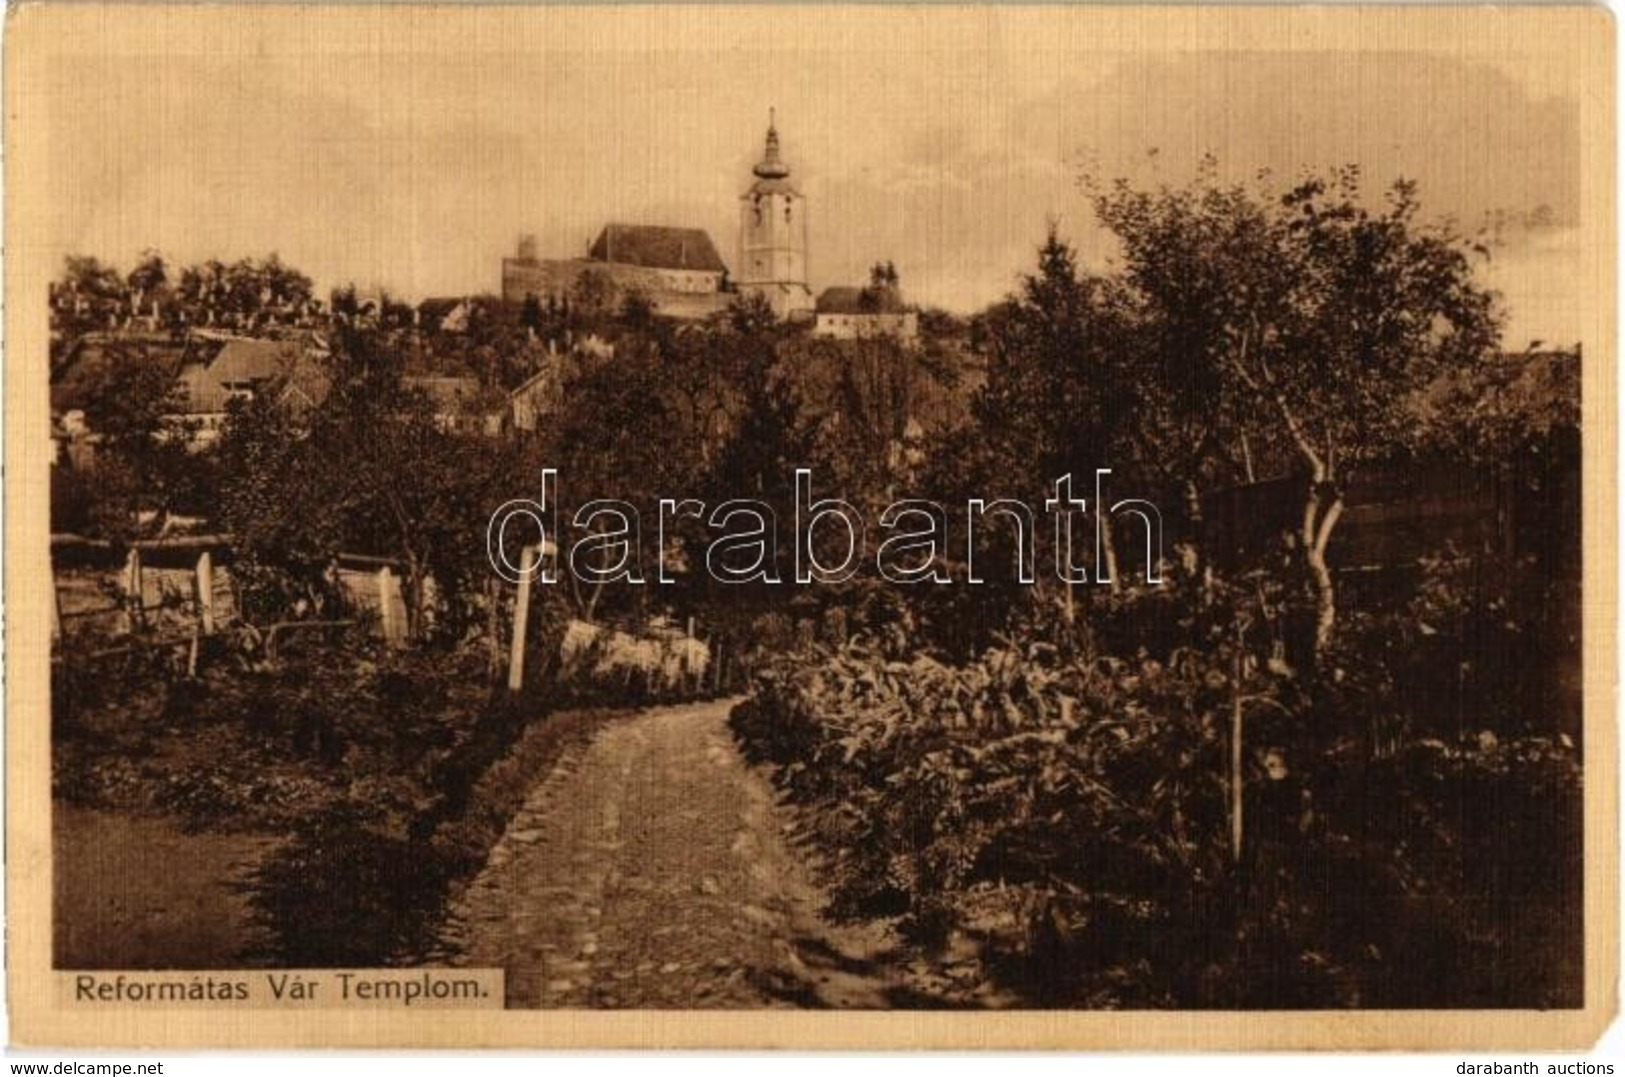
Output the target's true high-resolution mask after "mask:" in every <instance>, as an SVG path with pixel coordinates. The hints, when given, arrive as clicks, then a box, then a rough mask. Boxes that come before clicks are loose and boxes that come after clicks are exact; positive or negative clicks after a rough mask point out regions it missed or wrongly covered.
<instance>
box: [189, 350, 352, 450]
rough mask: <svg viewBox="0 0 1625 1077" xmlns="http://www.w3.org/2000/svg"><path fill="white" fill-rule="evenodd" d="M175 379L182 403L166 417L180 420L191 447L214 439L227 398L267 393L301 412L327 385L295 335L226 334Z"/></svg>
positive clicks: (323, 372) (244, 398)
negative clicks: (272, 337) (273, 337)
mask: <svg viewBox="0 0 1625 1077" xmlns="http://www.w3.org/2000/svg"><path fill="white" fill-rule="evenodd" d="M177 380H178V381H179V383H180V388H181V396H182V399H183V401H184V405H183V407H182V408H181V410H180V411H179V412H177V413H176V414H174V415H172V416H167V417H166V418H167V419H170V420H173V421H174V422H176V423H177V424H184V426H185V427H186V429H187V430H188V441H189V444H190V446H191V447H192V448H193V449H203V448H207V447H208V446H210V445H213V444H214V443H215V442H217V441H219V439H220V433H221V430H222V428H223V427H224V426H225V421H226V415H227V413H228V409H229V408H230V406H231V403H232V401H235V400H241V401H247V400H252V399H255V398H257V397H260V396H262V395H263V394H267V393H269V394H271V397H272V399H273V400H274V402H275V403H277V404H278V405H280V406H284V407H288V408H290V409H292V410H293V411H294V412H295V413H297V414H304V413H307V412H309V411H310V410H312V409H314V408H316V407H318V406H319V405H320V404H321V402H322V401H323V400H325V399H327V392H328V389H329V387H330V382H329V380H328V377H327V372H326V370H324V369H323V366H322V363H321V359H320V356H319V355H318V354H316V353H314V352H313V351H312V349H311V347H310V346H309V345H307V344H305V343H302V342H300V341H295V340H251V339H246V338H232V339H229V340H226V341H225V342H224V343H222V344H221V346H220V348H219V350H218V351H216V352H214V353H213V355H212V356H210V357H208V358H200V359H194V360H190V361H188V362H186V363H184V364H183V365H182V366H181V368H180V372H179V374H178V377H177Z"/></svg>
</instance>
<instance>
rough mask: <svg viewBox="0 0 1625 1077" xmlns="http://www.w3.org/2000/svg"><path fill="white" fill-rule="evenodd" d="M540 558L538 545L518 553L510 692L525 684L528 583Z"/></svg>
mask: <svg viewBox="0 0 1625 1077" xmlns="http://www.w3.org/2000/svg"><path fill="white" fill-rule="evenodd" d="M541 558H542V548H541V547H540V546H526V547H525V549H524V550H523V552H521V553H520V555H519V598H518V600H517V601H516V602H515V603H514V606H513V642H512V644H511V645H510V646H509V648H508V691H510V692H517V691H519V689H521V688H523V687H524V686H525V629H526V627H527V625H528V624H529V621H530V584H531V577H532V576H534V575H535V574H536V571H535V570H536V566H537V565H538V564H540V563H541Z"/></svg>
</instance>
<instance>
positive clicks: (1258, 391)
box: [1096, 167, 1500, 654]
mask: <svg viewBox="0 0 1625 1077" xmlns="http://www.w3.org/2000/svg"><path fill="white" fill-rule="evenodd" d="M1096 211H1097V213H1098V214H1099V216H1100V217H1101V219H1102V221H1103V222H1104V223H1105V224H1106V225H1107V227H1109V228H1110V229H1111V230H1112V231H1113V232H1114V233H1115V234H1116V235H1117V237H1118V239H1119V240H1120V241H1121V243H1122V247H1123V253H1124V258H1125V268H1126V280H1127V283H1128V285H1129V286H1130V288H1131V289H1132V290H1133V292H1134V293H1135V296H1134V298H1136V299H1138V300H1139V301H1141V303H1142V304H1143V306H1142V312H1149V314H1150V318H1149V322H1150V324H1151V326H1152V327H1153V332H1155V333H1158V334H1161V338H1162V340H1163V341H1164V343H1163V344H1162V346H1161V350H1163V351H1165V352H1167V351H1172V352H1176V353H1177V358H1175V359H1173V360H1171V363H1172V364H1174V366H1173V369H1174V370H1176V371H1177V370H1179V369H1186V370H1189V371H1190V376H1191V378H1192V382H1193V384H1195V385H1199V386H1201V387H1202V388H1203V391H1206V392H1211V393H1213V394H1214V397H1215V398H1216V399H1217V400H1219V401H1224V402H1228V401H1234V402H1235V406H1236V408H1237V411H1236V412H1235V416H1236V420H1237V422H1238V423H1239V425H1240V428H1241V432H1242V433H1248V432H1250V433H1252V434H1253V435H1254V436H1255V438H1256V443H1257V444H1263V445H1271V446H1279V447H1281V449H1282V451H1284V453H1285V455H1286V457H1287V459H1288V460H1290V461H1291V463H1292V466H1294V468H1295V470H1298V471H1299V472H1300V473H1302V474H1303V475H1304V476H1305V479H1306V485H1305V495H1304V501H1303V513H1302V520H1301V525H1300V526H1299V528H1298V531H1297V535H1296V542H1297V545H1298V554H1299V556H1300V558H1301V561H1302V564H1303V566H1304V568H1305V571H1306V575H1307V576H1308V579H1309V584H1310V588H1311V591H1312V593H1313V596H1314V607H1315V614H1314V633H1313V644H1314V650H1315V653H1317V654H1318V653H1320V652H1322V651H1323V650H1324V649H1325V647H1326V646H1327V645H1328V644H1329V643H1330V642H1331V639H1332V633H1333V628H1334V625H1335V623H1336V617H1337V601H1336V588H1335V583H1334V580H1333V577H1332V573H1331V569H1330V567H1329V565H1328V563H1327V558H1326V550H1327V545H1328V543H1329V542H1330V540H1331V538H1332V535H1333V533H1334V531H1335V528H1336V526H1337V523H1338V521H1339V519H1341V517H1342V514H1343V508H1344V500H1343V498H1344V489H1345V484H1346V482H1347V478H1348V476H1349V475H1350V474H1351V473H1354V472H1355V471H1357V470H1358V469H1359V468H1360V467H1361V466H1362V465H1366V464H1369V463H1371V462H1373V461H1377V460H1380V459H1384V458H1389V457H1392V455H1393V454H1394V453H1395V451H1396V450H1398V449H1400V448H1401V447H1403V446H1405V445H1407V444H1410V443H1413V442H1414V441H1415V440H1416V439H1417V438H1418V437H1419V436H1420V434H1421V432H1422V430H1421V427H1422V424H1421V422H1420V421H1419V411H1418V409H1417V407H1416V400H1417V397H1418V395H1419V394H1420V393H1421V392H1422V390H1423V389H1425V388H1426V387H1427V386H1429V385H1431V384H1432V383H1434V382H1435V381H1436V380H1437V379H1438V378H1440V377H1441V376H1442V375H1444V374H1445V373H1447V372H1449V371H1453V370H1460V369H1463V368H1467V367H1471V366H1473V365H1474V364H1477V363H1480V362H1481V361H1483V360H1484V359H1485V357H1487V356H1488V355H1490V354H1491V353H1492V351H1493V350H1494V348H1495V346H1496V344H1497V341H1498V335H1499V328H1500V318H1499V315H1498V312H1497V308H1496V304H1495V299H1494V296H1493V294H1492V293H1490V292H1489V291H1487V290H1486V289H1484V288H1483V287H1482V286H1481V285H1480V284H1479V283H1478V282H1477V280H1476V279H1475V276H1474V273H1473V264H1472V262H1471V260H1470V254H1471V248H1470V245H1469V244H1468V243H1467V242H1466V241H1465V240H1463V239H1462V237H1460V236H1459V235H1458V234H1457V233H1456V232H1454V231H1453V230H1452V229H1451V228H1450V227H1449V226H1448V225H1447V224H1439V223H1432V222H1429V221H1427V220H1425V219H1423V218H1422V217H1421V215H1420V203H1419V201H1418V199H1417V192H1416V187H1415V185H1414V184H1412V183H1409V182H1405V181H1400V182H1398V183H1395V184H1394V185H1393V186H1392V187H1391V188H1390V189H1389V190H1388V192H1387V195H1386V197H1385V198H1384V200H1383V201H1382V203H1381V204H1380V205H1378V206H1376V207H1371V206H1368V205H1367V204H1366V203H1365V201H1364V200H1363V199H1362V198H1361V193H1360V176H1359V172H1358V170H1357V169H1355V168H1352V167H1351V168H1347V169H1344V170H1342V171H1340V172H1338V173H1336V174H1335V175H1333V176H1331V177H1329V178H1326V177H1310V178H1308V179H1306V180H1304V181H1303V182H1302V183H1300V184H1299V185H1297V186H1296V187H1294V188H1293V189H1291V190H1290V191H1288V192H1287V193H1285V194H1284V195H1280V196H1274V197H1272V196H1270V195H1269V194H1268V192H1267V191H1266V190H1260V191H1258V192H1254V191H1250V190H1248V189H1246V188H1244V187H1240V186H1235V187H1219V186H1217V185H1216V184H1215V183H1214V182H1213V180H1212V179H1211V177H1210V176H1207V175H1204V176H1203V177H1201V178H1199V179H1198V180H1197V181H1195V182H1194V183H1193V184H1192V185H1190V186H1188V187H1185V188H1181V189H1171V188H1163V189H1160V190H1157V191H1139V190H1135V189H1133V188H1131V187H1130V186H1129V185H1128V184H1126V183H1122V182H1120V183H1118V184H1117V185H1116V186H1115V187H1113V188H1112V189H1111V190H1110V191H1109V192H1107V193H1106V194H1104V195H1102V196H1101V197H1100V198H1098V199H1097V204H1096ZM1224 413H1225V412H1224V407H1223V405H1221V407H1220V408H1216V409H1215V414H1224ZM1198 440H1200V439H1198Z"/></svg>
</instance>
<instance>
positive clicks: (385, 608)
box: [378, 565, 404, 647]
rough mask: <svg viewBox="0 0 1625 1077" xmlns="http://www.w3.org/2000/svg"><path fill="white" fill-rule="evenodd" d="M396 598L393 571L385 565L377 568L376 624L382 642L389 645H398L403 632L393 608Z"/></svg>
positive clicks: (398, 617)
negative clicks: (380, 632)
mask: <svg viewBox="0 0 1625 1077" xmlns="http://www.w3.org/2000/svg"><path fill="white" fill-rule="evenodd" d="M396 598H397V587H396V583H395V573H393V572H391V571H390V570H389V566H388V565H385V566H384V567H383V568H381V569H379V570H378V624H379V627H380V629H381V630H382V631H383V635H384V642H385V643H387V644H389V645H390V646H391V647H396V646H399V645H400V642H401V637H402V636H403V634H404V633H403V632H402V625H401V619H400V616H399V615H398V614H397V613H396V610H395V600H396Z"/></svg>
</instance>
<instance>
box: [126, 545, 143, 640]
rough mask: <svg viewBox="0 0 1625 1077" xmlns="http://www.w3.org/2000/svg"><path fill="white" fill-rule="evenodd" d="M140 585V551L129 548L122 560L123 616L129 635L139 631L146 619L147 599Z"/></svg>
mask: <svg viewBox="0 0 1625 1077" xmlns="http://www.w3.org/2000/svg"><path fill="white" fill-rule="evenodd" d="M142 584H143V581H142V578H141V551H140V550H139V549H137V548H136V547H134V546H131V547H130V552H129V555H128V556H127V557H125V559H124V603H125V613H124V616H125V622H126V624H127V625H128V627H129V630H130V634H131V635H134V634H135V633H136V632H138V631H140V629H141V625H142V622H143V621H144V620H145V618H146V609H145V607H146V604H147V597H146V592H145V590H144V589H143V586H142Z"/></svg>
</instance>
